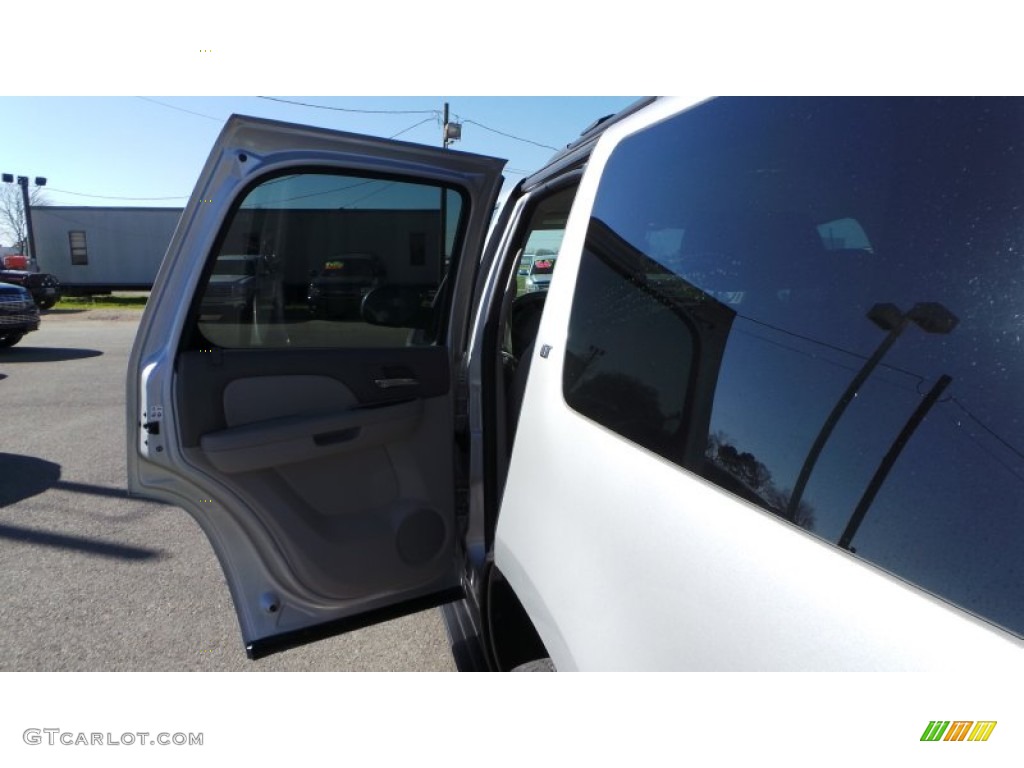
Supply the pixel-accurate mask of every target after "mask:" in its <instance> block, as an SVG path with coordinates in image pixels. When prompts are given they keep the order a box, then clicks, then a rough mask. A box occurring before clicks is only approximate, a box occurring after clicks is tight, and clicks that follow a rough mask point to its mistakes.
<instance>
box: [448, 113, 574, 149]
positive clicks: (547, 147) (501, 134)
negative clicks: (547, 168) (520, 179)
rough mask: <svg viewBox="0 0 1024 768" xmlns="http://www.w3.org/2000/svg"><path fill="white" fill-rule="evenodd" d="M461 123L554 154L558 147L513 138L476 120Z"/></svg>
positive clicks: (519, 137) (517, 137) (509, 134)
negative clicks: (548, 150)
mask: <svg viewBox="0 0 1024 768" xmlns="http://www.w3.org/2000/svg"><path fill="white" fill-rule="evenodd" d="M462 122H463V123H465V124H466V125H475V126H477V127H478V128H483V129H484V130H485V131H490V132H491V133H496V134H498V135H499V136H504V137H505V138H507V139H515V140H516V141H522V142H525V143H526V144H533V145H534V146H535V147H543V148H544V149H550V150H552V151H554V152H557V151H558V147H552V146H551V145H550V144H541V143H540V142H539V141H532V140H531V139H524V138H523V137H522V136H513V135H512V134H511V133H505V132H504V131H499V130H498V129H496V128H489V127H488V126H486V125H484V124H483V123H478V122H477V121H476V120H463V121H462Z"/></svg>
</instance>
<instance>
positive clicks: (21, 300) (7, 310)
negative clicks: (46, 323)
mask: <svg viewBox="0 0 1024 768" xmlns="http://www.w3.org/2000/svg"><path fill="white" fill-rule="evenodd" d="M38 329H39V308H38V307H37V306H36V303H35V302H34V301H33V300H32V294H30V293H29V292H28V289H26V288H22V287H21V286H20V285H11V284H10V283H3V282H0V349H2V348H5V347H13V346H14V345H15V344H17V343H18V342H19V341H21V339H22V337H23V336H24V335H25V334H26V333H29V332H30V331H36V330H38Z"/></svg>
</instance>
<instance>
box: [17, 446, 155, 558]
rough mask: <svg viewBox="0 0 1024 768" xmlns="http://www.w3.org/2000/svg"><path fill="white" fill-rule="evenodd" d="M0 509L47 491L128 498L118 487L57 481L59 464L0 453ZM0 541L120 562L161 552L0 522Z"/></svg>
mask: <svg viewBox="0 0 1024 768" xmlns="http://www.w3.org/2000/svg"><path fill="white" fill-rule="evenodd" d="M0 478H3V483H2V484H0V507H6V506H8V505H9V504H15V503H17V502H19V501H21V500H22V499H28V498H31V497H32V496H37V495H39V494H40V493H43V492H45V491H48V490H50V489H51V488H53V489H57V490H66V491H72V492H74V493H90V494H95V495H98V496H112V497H114V498H121V499H126V500H127V499H128V498H129V496H128V491H127V490H123V489H120V488H104V487H103V486H100V485H91V484H89V483H75V482H68V481H64V480H61V479H60V464H55V463H53V462H52V461H46V460H45V459H37V458H35V457H34V456H17V455H14V454H10V453H0ZM0 539H8V540H10V541H17V542H22V543H25V544H39V545H42V546H47V547H59V548H61V549H73V550H77V551H79V552H85V553H86V554H92V555H100V556H102V557H116V558H120V559H123V560H148V559H151V558H154V557H160V556H161V555H162V553H161V552H160V551H159V550H155V549H145V548H142V547H131V546H127V545H125V544H117V543H114V542H109V541H103V540H101V539H91V538H88V537H85V536H73V535H69V534H65V533H52V532H50V531H43V530H39V529H38V528H26V527H23V526H18V525H7V524H4V523H0Z"/></svg>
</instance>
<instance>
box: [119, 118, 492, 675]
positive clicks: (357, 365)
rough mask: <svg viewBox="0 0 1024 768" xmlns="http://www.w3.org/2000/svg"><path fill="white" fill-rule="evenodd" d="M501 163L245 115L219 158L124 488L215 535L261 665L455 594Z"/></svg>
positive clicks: (135, 408) (175, 265)
mask: <svg viewBox="0 0 1024 768" xmlns="http://www.w3.org/2000/svg"><path fill="white" fill-rule="evenodd" d="M502 165H503V162H502V161H497V160H494V159H492V158H482V157H477V156H472V155H465V154H462V153H453V152H444V151H441V150H436V149H433V148H427V147H419V146H415V145H405V144H400V143H397V142H387V141H382V140H376V139H368V138H366V137H356V136H352V135H348V134H340V133H336V132H331V131H322V130H317V129H309V128H306V127H303V126H289V125H284V124H277V123H269V122H267V121H261V120H253V119H250V118H232V120H230V121H229V122H228V125H227V126H226V127H225V130H224V133H223V134H222V136H221V139H220V140H219V142H218V145H217V146H216V147H215V148H214V150H213V152H212V153H211V159H210V161H209V162H208V163H207V167H206V169H205V170H204V173H203V176H202V177H201V178H200V180H199V183H198V184H197V187H196V192H195V194H194V195H193V199H192V201H191V202H190V204H189V207H188V208H187V209H186V211H185V213H184V215H183V218H182V222H181V224H180V226H179V229H178V231H177V232H176V234H175V237H174V240H173V241H172V243H171V247H170V249H169V251H168V256H167V258H166V259H165V261H164V265H163V267H162V270H161V274H160V276H159V277H158V280H157V284H156V286H154V291H153V295H152V297H151V300H150V304H149V306H148V308H147V311H146V315H145V317H144V320H143V323H142V326H141V327H140V330H139V334H138V337H137V339H136V344H135V347H134V349H133V352H132V359H131V363H130V367H129V370H130V374H129V391H128V401H129V405H128V409H129V446H130V449H129V456H128V464H129V485H130V488H131V489H132V491H134V492H136V493H141V494H144V495H147V496H151V497H155V498H160V499H163V500H167V501H172V502H173V503H176V504H179V505H180V506H182V507H184V508H185V509H186V510H187V511H189V512H190V513H191V514H192V515H193V516H194V517H195V518H196V520H197V521H198V522H199V524H200V525H201V526H202V527H203V529H204V531H205V532H206V533H207V535H208V536H209V538H210V540H211V544H212V545H213V547H214V550H215V551H216V553H217V555H218V557H219V558H220V560H221V563H222V565H223V567H224V570H225V575H226V577H227V580H228V584H229V586H230V588H231V591H232V596H233V598H234V600H235V606H236V609H237V611H238V615H239V621H240V624H241V628H242V633H243V637H244V639H245V641H246V644H247V646H248V648H249V651H250V654H251V655H261V654H263V653H265V652H268V651H269V650H273V649H276V648H279V647H288V646H291V645H294V644H296V643H299V642H305V641H307V640H311V639H317V638H318V637H322V636H325V635H326V634H331V633H334V632H338V631H345V630H347V629H351V628H353V627H355V626H359V625H362V624H364V623H365V622H366V621H372V620H375V619H378V618H387V617H392V616H395V615H400V614H401V613H402V612H404V611H406V610H421V609H423V608H424V607H426V606H428V605H431V604H437V603H438V602H440V601H443V600H449V599H452V598H453V597H457V596H458V592H457V588H458V587H459V584H460V581H461V568H460V562H459V559H458V556H457V548H456V530H455V517H454V506H455V505H454V498H455V487H454V478H455V475H456V472H455V445H454V430H453V424H454V422H455V414H454V398H453V394H452V375H451V369H452V365H453V360H455V359H457V356H458V355H459V354H460V348H461V344H462V342H461V339H462V338H463V337H464V335H465V328H466V326H467V324H468V308H469V302H470V293H471V287H472V285H473V281H474V278H475V271H476V268H477V263H478V259H479V252H480V249H481V247H482V241H483V238H484V236H485V232H486V223H487V219H488V218H489V213H490V210H491V208H492V206H493V201H494V199H495V197H496V194H497V190H498V188H499V187H500V181H501V180H500V169H501V166H502ZM375 296H384V297H385V298H384V299H380V298H376V299H375V298H374V297H375ZM370 301H376V304H375V305H374V309H373V310H372V311H363V309H362V305H363V304H364V303H365V302H370Z"/></svg>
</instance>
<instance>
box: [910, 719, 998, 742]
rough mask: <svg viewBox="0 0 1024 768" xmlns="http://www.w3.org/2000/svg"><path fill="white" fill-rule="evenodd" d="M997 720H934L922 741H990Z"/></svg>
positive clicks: (925, 730)
mask: <svg viewBox="0 0 1024 768" xmlns="http://www.w3.org/2000/svg"><path fill="white" fill-rule="evenodd" d="M996 722H997V721H995V720H978V721H974V720H954V721H953V722H950V721H949V720H932V721H931V722H929V723H928V727H927V728H925V729H924V733H923V734H922V735H921V741H988V737H989V736H991V735H992V731H994V730H995V728H996Z"/></svg>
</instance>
